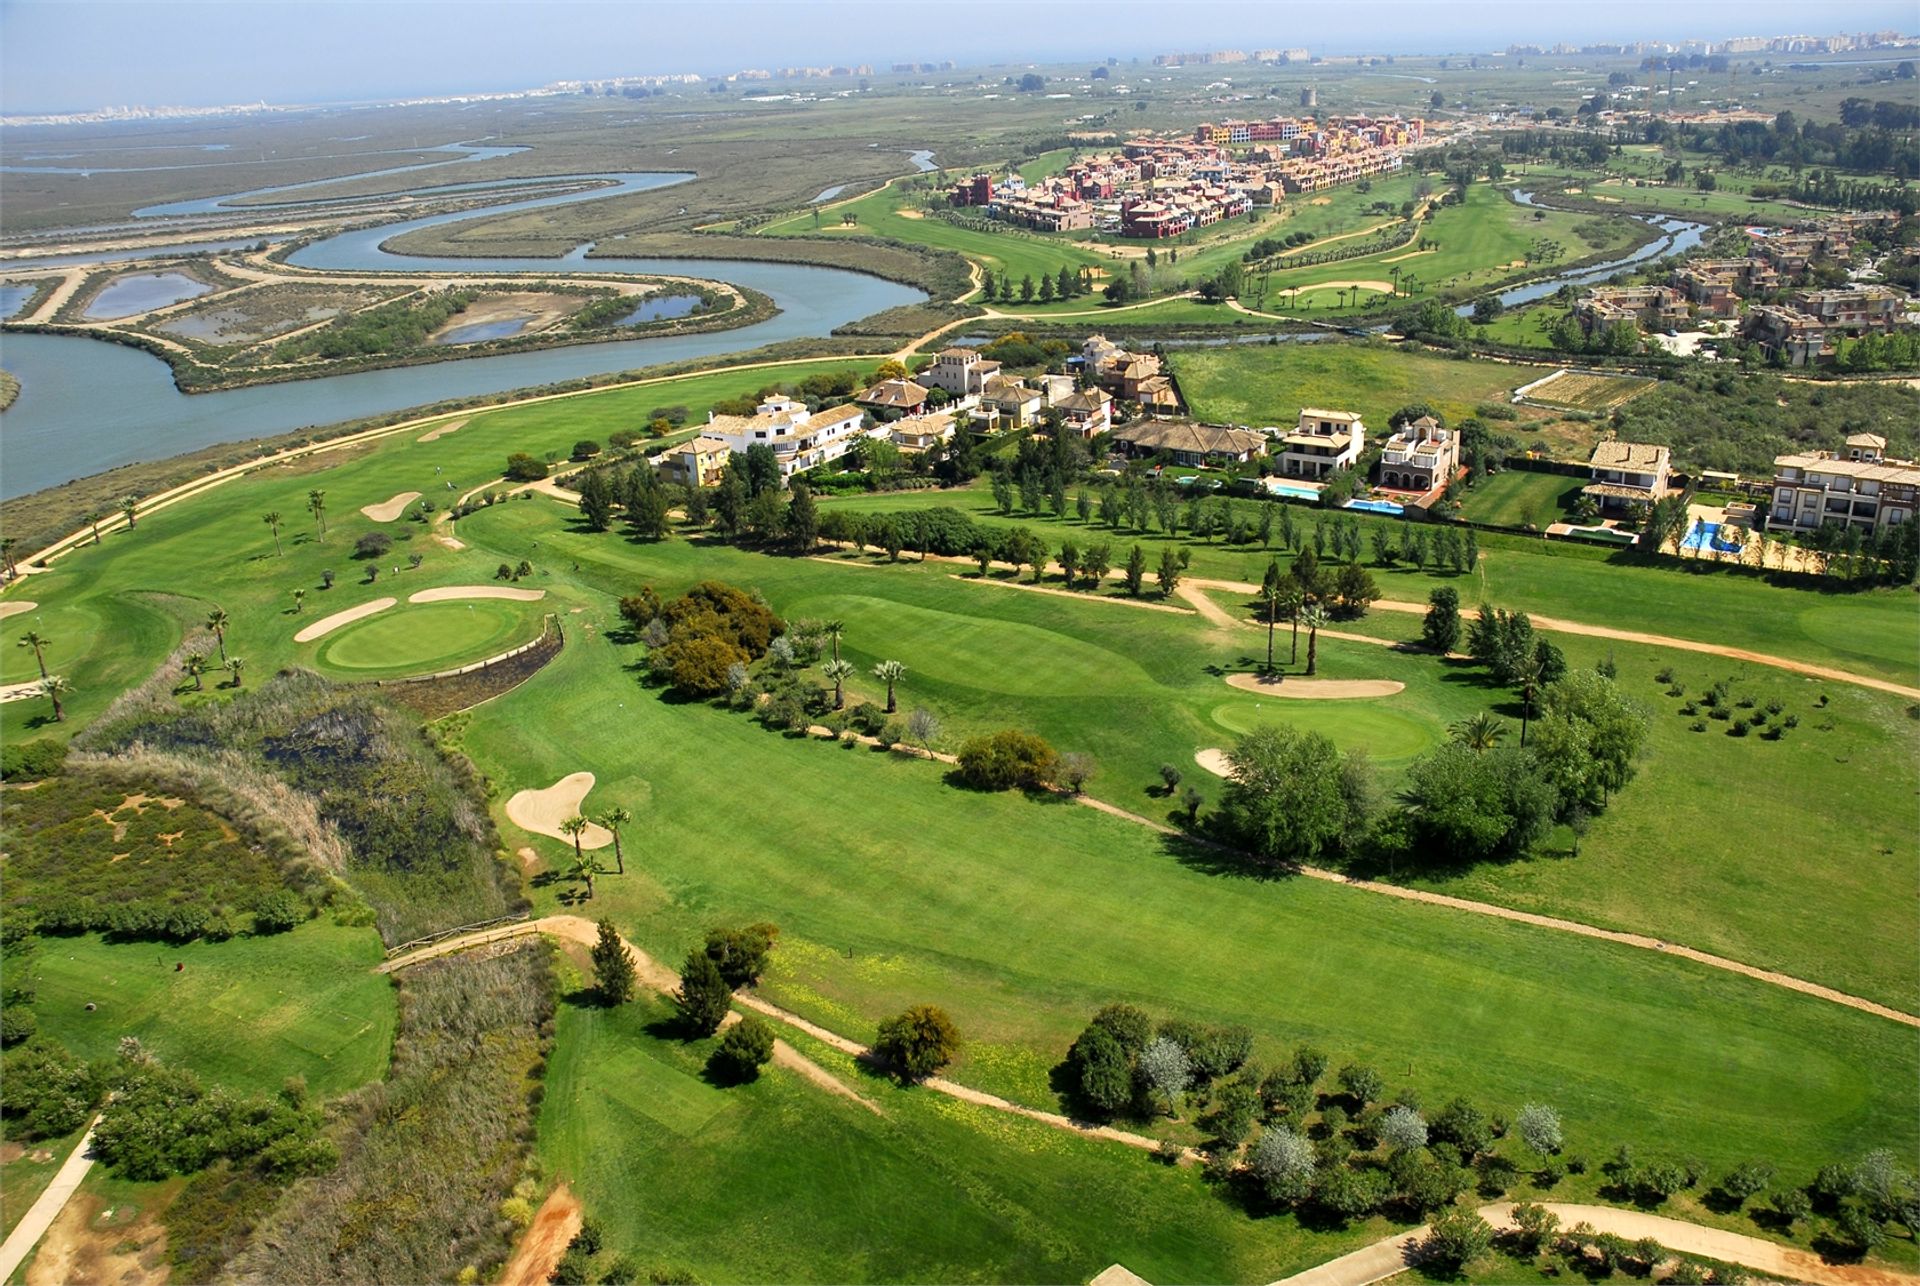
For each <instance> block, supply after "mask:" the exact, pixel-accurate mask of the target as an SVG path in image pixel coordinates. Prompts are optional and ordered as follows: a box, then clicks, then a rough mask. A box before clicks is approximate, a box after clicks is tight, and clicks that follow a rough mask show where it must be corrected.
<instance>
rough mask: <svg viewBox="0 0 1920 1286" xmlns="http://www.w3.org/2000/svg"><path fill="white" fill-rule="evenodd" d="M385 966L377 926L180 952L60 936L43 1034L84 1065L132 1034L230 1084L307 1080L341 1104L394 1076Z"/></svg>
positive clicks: (47, 961) (50, 945)
mask: <svg viewBox="0 0 1920 1286" xmlns="http://www.w3.org/2000/svg"><path fill="white" fill-rule="evenodd" d="M379 962H380V941H379V939H378V937H376V936H375V934H374V932H373V930H372V929H344V928H339V927H336V926H334V925H332V924H330V923H328V922H326V921H324V920H316V921H312V922H310V923H308V924H306V925H303V926H301V927H300V928H298V929H295V930H293V931H292V932H291V933H284V934H276V935H272V936H269V937H260V938H254V937H240V938H233V939H231V940H229V941H227V942H204V941H199V942H190V943H186V944H184V945H179V946H175V945H170V944H164V943H151V942H129V943H109V942H106V941H104V940H103V939H101V938H100V937H99V936H98V935H97V934H88V935H85V936H83V937H75V938H52V937H49V938H44V939H42V940H41V946H40V951H39V953H38V955H37V956H36V958H35V963H34V983H35V987H36V990H37V995H36V998H35V1001H34V1006H33V1009H34V1013H35V1015H36V1016H37V1017H38V1018H39V1020H40V1030H41V1031H42V1032H43V1033H45V1034H46V1035H49V1036H51V1037H53V1038H54V1039H55V1040H58V1041H59V1042H60V1043H61V1044H63V1045H65V1046H66V1047H67V1048H68V1049H71V1050H72V1051H73V1052H74V1053H75V1054H78V1055H79V1056H80V1057H82V1058H86V1059H94V1058H110V1057H112V1056H113V1054H114V1051H115V1050H116V1048H117V1047H118V1046H119V1043H120V1038H121V1037H123V1036H137V1037H139V1039H140V1041H141V1043H142V1044H144V1045H145V1046H146V1047H147V1048H148V1049H149V1050H150V1051H152V1052H153V1053H154V1054H156V1055H158V1056H159V1057H160V1058H161V1059H163V1060H165V1061H166V1062H169V1063H174V1064H176V1065H179V1066H183V1067H191V1068H193V1069H194V1070H195V1071H196V1072H198V1073H200V1074H201V1075H202V1076H204V1077H206V1078H207V1079H208V1080H210V1081H214V1082H218V1083H219V1084H222V1085H228V1086H231V1087H233V1088H235V1089H243V1090H257V1091H262V1092H272V1091H277V1090H278V1089H279V1088H280V1085H281V1083H282V1082H283V1081H285V1080H286V1078H287V1077H289V1076H304V1077H305V1078H306V1080H307V1086H308V1088H309V1089H310V1090H312V1091H313V1093H314V1094H315V1096H316V1097H320V1098H330V1097H333V1096H334V1095H337V1094H342V1093H345V1092H346V1091H347V1090H350V1089H354V1088H355V1087H357V1086H360V1085H364V1084H366V1083H367V1082H368V1081H372V1080H378V1079H379V1078H380V1076H381V1075H382V1074H383V1073H384V1072H385V1071H386V1066H387V1054H388V1047H389V1045H390V1043H391V1041H392V1038H393V1024H394V1008H393V988H392V985H391V984H390V983H389V982H388V981H387V979H386V978H385V977H384V976H382V975H379V974H375V973H374V972H373V966H374V965H376V964H378V963H379ZM176 966H179V967H176ZM89 1004H91V1005H93V1006H94V1009H93V1010H92V1011H89V1010H88V1009H87V1006H88V1005H89Z"/></svg>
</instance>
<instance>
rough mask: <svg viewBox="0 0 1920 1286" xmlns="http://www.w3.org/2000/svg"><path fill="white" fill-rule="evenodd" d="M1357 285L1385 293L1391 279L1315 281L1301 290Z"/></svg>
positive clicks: (1347, 287)
mask: <svg viewBox="0 0 1920 1286" xmlns="http://www.w3.org/2000/svg"><path fill="white" fill-rule="evenodd" d="M1354 287H1358V288H1359V289H1361V290H1377V291H1379V292H1380V293H1381V294H1383V295H1384V294H1387V293H1388V292H1390V291H1391V290H1392V289H1393V283H1392V282H1391V281H1316V282H1314V283H1313V284H1312V285H1311V286H1302V287H1300V289H1302V290H1346V289H1351V288H1354Z"/></svg>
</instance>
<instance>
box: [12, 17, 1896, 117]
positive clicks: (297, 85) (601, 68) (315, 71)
mask: <svg viewBox="0 0 1920 1286" xmlns="http://www.w3.org/2000/svg"><path fill="white" fill-rule="evenodd" d="M963 12H964V13H965V14H966V15H967V16H968V17H969V19H970V21H968V22H964V23H958V22H953V21H951V19H952V18H953V17H954V16H955V13H956V11H955V10H954V9H953V8H952V7H950V6H945V5H934V4H932V3H928V2H926V0H896V2H894V3H866V2H849V0H828V2H826V3H818V4H803V3H794V2H782V0H702V2H701V3H685V2H680V0H675V2H673V3H644V4H615V3H591V2H587V3H581V2H563V3H539V2H538V0H487V2H485V3H478V4H460V3H452V2H448V0H408V2H403V3H382V4H374V3H339V2H335V3H309V2H307V0H257V2H256V3H240V2H238V0H233V2H228V3H208V2H204V0H189V2H182V3H171V2H167V0H161V2H159V3H144V4H129V3H124V2H122V0H0V111H3V112H5V113H6V114H10V115H17V114H23V113H38V112H86V111H93V110H97V109H101V108H106V107H118V106H139V107H206V106H216V105H224V104H237V103H251V102H266V103H269V104H277V105H297V104H326V103H343V102H361V101H376V100H388V99H395V98H410V97H429V96H436V95H447V94H460V93H487V92H506V91H515V90H527V89H532V88H535V87H538V86H540V85H544V84H549V83H551V82H554V81H559V80H606V79H613V78H617V77H622V76H640V75H648V74H663V73H679V72H698V73H703V74H708V75H718V74H725V73H728V72H732V71H736V70H739V69H742V68H746V67H776V68H777V67H783V66H794V65H810V64H841V65H845V64H856V63H871V64H873V65H874V66H875V67H876V68H881V69H884V68H885V67H887V66H889V65H890V64H893V63H896V62H908V61H912V62H916V63H918V62H933V63H939V62H943V61H946V60H952V61H954V62H956V63H959V64H960V65H962V66H963V67H964V66H969V65H972V66H979V65H986V64H1003V65H1004V64H1013V65H1017V64H1020V63H1027V62H1034V63H1059V62H1067V61H1074V60H1086V61H1088V62H1089V63H1092V62H1095V61H1101V60H1104V59H1106V58H1108V57H1117V58H1120V59H1122V60H1123V61H1130V60H1131V59H1133V58H1136V57H1137V58H1140V59H1142V60H1143V61H1146V60H1150V59H1151V58H1152V57H1153V55H1155V54H1158V53H1165V52H1170V51H1174V50H1192V49H1211V48H1241V49H1255V48H1295V47H1305V48H1307V49H1309V50H1311V51H1312V52H1313V53H1315V54H1329V55H1337V54H1356V53H1371V54H1407V55H1417V54H1456V53H1457V54H1468V53H1486V52H1490V51H1494V50H1499V49H1504V48H1505V47H1506V46H1507V45H1509V44H1515V43H1519V44H1540V45H1552V44H1555V43H1561V42H1566V43H1572V44H1585V43H1593V42H1627V41H1637V40H1661V41H1673V42H1678V41H1683V40H1692V39H1708V40H1723V39H1727V38H1730V37H1734V36H1780V35H1789V34H1806V35H1829V34H1833V33H1836V32H1843V31H1844V32H1865V31H1878V30H1884V29H1892V30H1899V31H1903V32H1909V33H1910V32H1911V30H1912V28H1913V26H1914V8H1913V5H1912V4H1911V3H1910V0H1840V2H1838V3H1830V4H1824V5H1819V6H1807V5H1805V4H1797V3H1784V2H1782V0H1707V2H1696V3H1690V4H1672V3H1655V2H1653V0H1616V3H1613V4H1610V5H1607V6H1604V7H1596V8H1594V9H1590V10H1580V9H1571V8H1567V7H1561V6H1547V5H1541V4H1538V3H1534V2H1533V0H1526V2H1524V3H1521V2H1519V0H1500V2H1497V3H1478V4H1472V5H1461V4H1456V3H1451V2H1449V3H1439V2H1432V0H1347V3H1344V4H1341V5H1339V6H1326V7H1324V8H1323V7H1317V6H1316V7H1311V8H1310V7H1306V6H1296V5H1283V4H1280V3H1252V2H1246V3H1226V2H1223V0H1197V2H1195V3H1184V4H1180V5H1177V6H1169V5H1157V4H1145V3H1134V2H1133V0H1115V2H1112V3H1101V2H1097V0H1067V2H1060V3H1045V2H1042V3H1031V2H1023V3H1013V2H1010V0H984V2H983V3H978V4H974V5H970V6H968V7H967V8H966V9H965V10H964V11H963ZM1096 19H1097V20H1096ZM1202 33H1204V34H1202Z"/></svg>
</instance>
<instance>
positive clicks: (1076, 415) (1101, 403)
mask: <svg viewBox="0 0 1920 1286" xmlns="http://www.w3.org/2000/svg"><path fill="white" fill-rule="evenodd" d="M1053 407H1054V409H1055V410H1056V411H1058V412H1060V423H1061V425H1062V427H1064V428H1065V429H1066V430H1067V431H1068V432H1069V433H1078V434H1079V435H1080V436H1081V437H1083V438H1090V437H1093V436H1094V435H1095V434H1099V433H1105V432H1106V431H1107V430H1108V429H1110V428H1112V427H1113V399H1112V398H1110V397H1108V396H1107V395H1106V394H1105V393H1102V392H1100V391H1099V390H1098V389H1087V390H1085V391H1083V392H1079V393H1073V394H1069V395H1068V396H1066V397H1063V398H1061V399H1059V400H1058V401H1056V402H1055V403H1054V404H1053Z"/></svg>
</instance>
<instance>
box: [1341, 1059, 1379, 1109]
mask: <svg viewBox="0 0 1920 1286" xmlns="http://www.w3.org/2000/svg"><path fill="white" fill-rule="evenodd" d="M1339 1081H1340V1088H1341V1090H1342V1091H1343V1092H1344V1093H1345V1094H1346V1095H1347V1097H1348V1098H1350V1099H1352V1100H1353V1101H1354V1104H1355V1105H1356V1106H1358V1107H1365V1106H1366V1105H1367V1104H1369V1103H1371V1102H1373V1101H1374V1100H1375V1099H1377V1098H1379V1097H1380V1096H1381V1095H1382V1094H1383V1093H1385V1092H1386V1089H1387V1083H1386V1081H1385V1080H1383V1079H1381V1076H1380V1073H1379V1072H1376V1071H1375V1070H1373V1068H1371V1067H1369V1066H1367V1065H1366V1064H1365V1063H1348V1064H1347V1065H1346V1066H1345V1067H1343V1068H1341V1069H1340V1076H1339Z"/></svg>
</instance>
